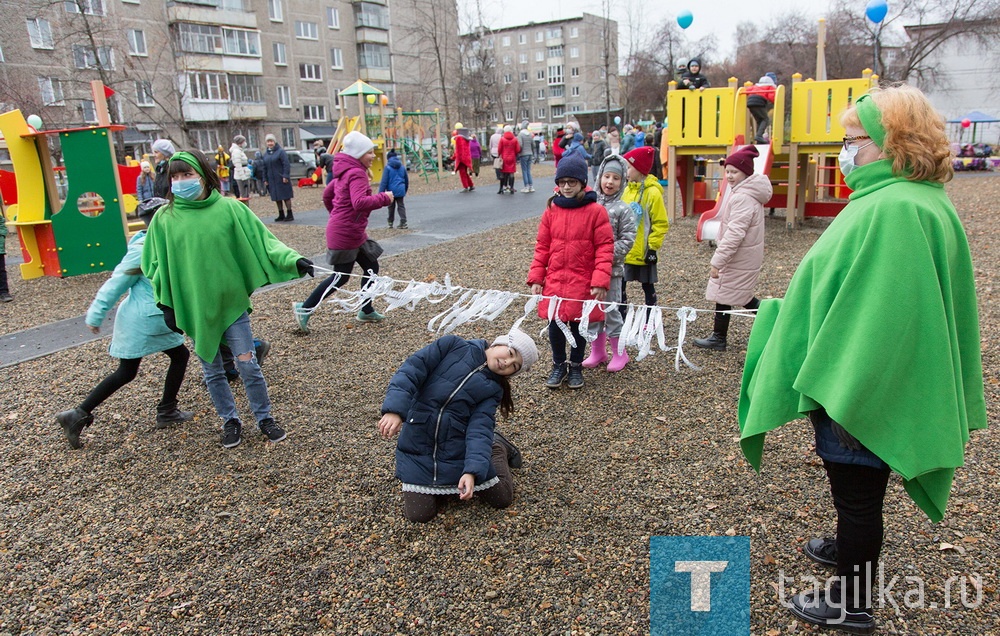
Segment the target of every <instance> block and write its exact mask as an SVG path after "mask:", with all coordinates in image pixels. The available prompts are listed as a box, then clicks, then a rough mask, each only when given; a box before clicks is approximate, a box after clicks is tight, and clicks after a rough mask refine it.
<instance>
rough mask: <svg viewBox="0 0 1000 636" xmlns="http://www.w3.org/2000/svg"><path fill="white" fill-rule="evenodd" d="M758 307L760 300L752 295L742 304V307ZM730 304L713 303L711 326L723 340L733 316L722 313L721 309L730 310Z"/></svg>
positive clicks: (727, 333) (731, 307)
mask: <svg viewBox="0 0 1000 636" xmlns="http://www.w3.org/2000/svg"><path fill="white" fill-rule="evenodd" d="M758 307H760V300H759V299H758V298H757V297H756V296H754V297H753V298H751V299H750V302H748V303H747V304H745V305H743V308H744V309H757V308H758ZM732 309H733V306H732V305H723V304H722V303H715V312H716V313H715V324H714V326H713V328H712V331H714V332H715V333H716V334H718V335H719V336H720V337H722V339H723V340H725V339H726V336H728V335H729V321H730V319H731V318H732V317H733V316H732V314H723V313H720V312H723V311H732Z"/></svg>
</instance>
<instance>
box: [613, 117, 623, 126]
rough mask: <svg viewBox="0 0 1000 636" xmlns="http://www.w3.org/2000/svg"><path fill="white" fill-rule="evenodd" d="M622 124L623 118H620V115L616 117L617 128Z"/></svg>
mask: <svg viewBox="0 0 1000 636" xmlns="http://www.w3.org/2000/svg"><path fill="white" fill-rule="evenodd" d="M621 123H622V118H621V117H619V116H618V115H615V126H621Z"/></svg>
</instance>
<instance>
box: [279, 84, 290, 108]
mask: <svg viewBox="0 0 1000 636" xmlns="http://www.w3.org/2000/svg"><path fill="white" fill-rule="evenodd" d="M291 107H292V91H291V89H289V88H288V87H287V86H279V87H278V108H291Z"/></svg>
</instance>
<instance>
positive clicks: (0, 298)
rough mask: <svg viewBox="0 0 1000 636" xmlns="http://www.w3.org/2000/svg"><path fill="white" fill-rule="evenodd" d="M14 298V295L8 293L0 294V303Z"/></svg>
mask: <svg viewBox="0 0 1000 636" xmlns="http://www.w3.org/2000/svg"><path fill="white" fill-rule="evenodd" d="M12 300H14V297H13V296H11V295H10V294H0V303H9V302H11V301H12Z"/></svg>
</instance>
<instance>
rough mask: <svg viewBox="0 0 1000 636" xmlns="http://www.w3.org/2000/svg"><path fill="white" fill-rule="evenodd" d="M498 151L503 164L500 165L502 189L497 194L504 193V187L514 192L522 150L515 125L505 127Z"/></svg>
mask: <svg viewBox="0 0 1000 636" xmlns="http://www.w3.org/2000/svg"><path fill="white" fill-rule="evenodd" d="M498 151H499V153H500V159H501V161H503V166H501V167H500V189H499V190H497V194H503V191H504V189H506V190H507V191H508V192H510V193H511V194H514V174H515V173H516V172H517V153H519V152H521V144H520V143H518V141H517V137H515V136H514V127H513V126H504V127H503V137H501V138H500V145H499V146H498Z"/></svg>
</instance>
